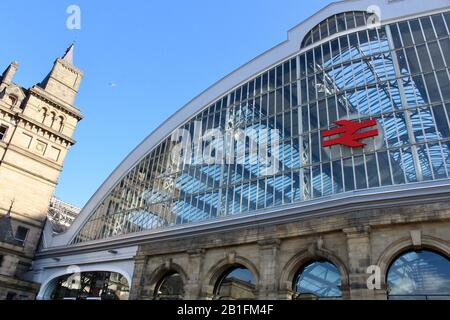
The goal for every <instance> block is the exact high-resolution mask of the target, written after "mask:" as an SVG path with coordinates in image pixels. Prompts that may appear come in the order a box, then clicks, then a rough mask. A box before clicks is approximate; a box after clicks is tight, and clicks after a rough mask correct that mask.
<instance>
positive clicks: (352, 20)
mask: <svg viewBox="0 0 450 320" xmlns="http://www.w3.org/2000/svg"><path fill="white" fill-rule="evenodd" d="M345 21H346V22H347V29H352V28H354V27H355V17H354V15H353V12H347V13H346V14H345Z"/></svg>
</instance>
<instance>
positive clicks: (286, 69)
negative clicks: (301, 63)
mask: <svg viewBox="0 0 450 320" xmlns="http://www.w3.org/2000/svg"><path fill="white" fill-rule="evenodd" d="M283 74H284V76H283V83H284V84H288V83H289V82H290V81H291V65H290V63H289V61H286V62H285V63H284V65H283Z"/></svg>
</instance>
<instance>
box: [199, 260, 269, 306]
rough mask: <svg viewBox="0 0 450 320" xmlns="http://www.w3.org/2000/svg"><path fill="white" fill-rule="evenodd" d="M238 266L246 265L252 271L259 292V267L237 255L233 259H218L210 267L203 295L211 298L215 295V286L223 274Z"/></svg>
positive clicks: (256, 289)
mask: <svg viewBox="0 0 450 320" xmlns="http://www.w3.org/2000/svg"><path fill="white" fill-rule="evenodd" d="M238 266H242V267H245V268H247V269H248V270H249V271H250V272H251V273H252V275H253V277H254V278H255V284H256V288H255V291H256V292H257V291H258V287H259V279H260V275H259V271H258V268H257V267H256V266H255V265H254V264H253V262H251V261H250V260H248V259H246V258H244V257H241V256H235V257H233V258H232V259H230V258H228V257H226V258H224V259H222V260H220V261H218V262H217V263H216V264H214V265H213V266H212V267H211V268H210V269H209V271H208V272H207V273H206V276H205V280H206V285H205V286H204V288H203V290H202V296H203V297H206V298H208V299H211V298H212V297H213V295H214V289H215V286H216V284H217V283H218V281H219V280H220V278H221V277H222V275H223V274H224V273H225V272H226V271H227V270H229V269H230V268H233V267H238Z"/></svg>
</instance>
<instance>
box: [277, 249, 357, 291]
mask: <svg viewBox="0 0 450 320" xmlns="http://www.w3.org/2000/svg"><path fill="white" fill-rule="evenodd" d="M316 260H327V261H329V262H331V263H332V264H334V265H335V266H336V268H337V269H338V271H339V273H340V275H341V289H342V297H343V298H344V297H347V295H348V290H349V274H348V270H347V267H346V266H345V263H344V262H343V261H342V260H341V259H340V258H339V257H337V256H336V255H335V254H333V253H332V252H331V251H328V250H325V249H316V250H313V251H311V250H303V251H300V252H299V253H297V254H296V255H294V256H293V257H292V258H291V259H290V260H289V261H288V262H287V263H286V264H285V266H284V268H283V269H282V271H281V276H280V282H279V290H280V291H282V292H283V291H284V292H287V293H288V295H290V296H292V295H293V293H294V287H293V284H294V280H295V276H296V275H297V273H298V272H299V270H300V269H301V268H302V267H303V266H305V265H306V264H307V263H309V262H312V261H316Z"/></svg>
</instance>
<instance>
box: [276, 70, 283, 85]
mask: <svg viewBox="0 0 450 320" xmlns="http://www.w3.org/2000/svg"><path fill="white" fill-rule="evenodd" d="M282 85H283V68H282V66H278V67H277V88H278V87H281V86H282Z"/></svg>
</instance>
